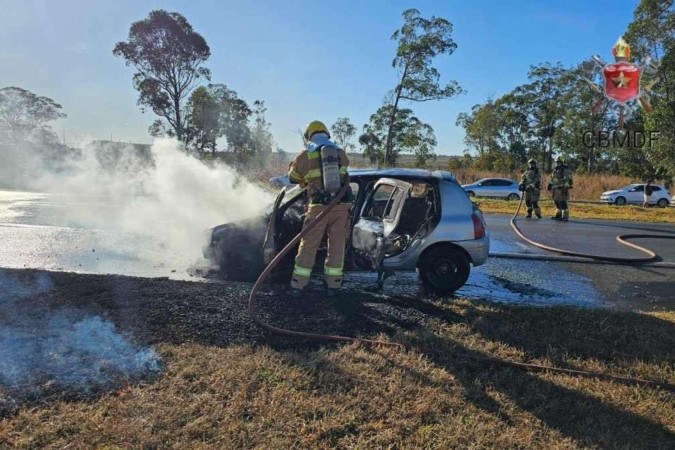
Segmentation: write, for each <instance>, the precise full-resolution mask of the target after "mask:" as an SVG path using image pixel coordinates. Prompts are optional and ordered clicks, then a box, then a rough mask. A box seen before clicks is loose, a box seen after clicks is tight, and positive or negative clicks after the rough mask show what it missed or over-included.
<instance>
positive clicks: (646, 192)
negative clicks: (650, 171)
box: [642, 178, 654, 208]
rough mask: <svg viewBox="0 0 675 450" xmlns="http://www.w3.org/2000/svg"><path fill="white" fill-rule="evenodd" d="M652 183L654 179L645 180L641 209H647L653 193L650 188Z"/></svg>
mask: <svg viewBox="0 0 675 450" xmlns="http://www.w3.org/2000/svg"><path fill="white" fill-rule="evenodd" d="M653 182H654V179H652V178H649V179H648V180H647V184H645V190H644V192H643V193H642V200H643V201H642V207H643V208H649V201H650V200H651V199H652V194H653V193H654V187H653V186H652V183H653Z"/></svg>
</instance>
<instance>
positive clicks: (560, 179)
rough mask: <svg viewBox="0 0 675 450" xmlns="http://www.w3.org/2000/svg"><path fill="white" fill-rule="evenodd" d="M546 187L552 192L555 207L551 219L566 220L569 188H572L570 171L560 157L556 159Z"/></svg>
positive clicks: (568, 214) (567, 217) (568, 211)
mask: <svg viewBox="0 0 675 450" xmlns="http://www.w3.org/2000/svg"><path fill="white" fill-rule="evenodd" d="M548 188H549V190H550V191H552V193H553V203H555V207H556V211H555V216H554V217H552V219H555V220H564V221H566V220H568V219H569V217H570V210H569V208H568V206H567V201H568V200H569V199H570V189H571V188H572V171H571V170H570V168H569V167H567V166H566V165H565V164H564V163H563V161H562V160H561V159H557V160H556V166H555V169H553V173H552V174H551V181H550V182H549V184H548Z"/></svg>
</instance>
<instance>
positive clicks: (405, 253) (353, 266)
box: [204, 169, 490, 294]
mask: <svg viewBox="0 0 675 450" xmlns="http://www.w3.org/2000/svg"><path fill="white" fill-rule="evenodd" d="M349 174H350V180H351V187H352V191H353V192H354V194H355V196H354V197H355V202H354V206H353V208H352V217H351V219H350V228H351V233H350V238H349V240H348V242H347V251H346V255H345V265H344V267H345V270H346V271H349V270H373V271H377V272H378V275H379V276H378V282H379V283H382V282H383V281H384V279H385V278H386V277H387V275H389V274H390V273H391V272H392V271H408V270H417V272H418V274H419V277H420V279H421V280H422V282H423V284H424V285H425V286H426V287H427V288H429V289H430V290H432V291H434V292H437V293H442V294H446V293H450V292H453V291H455V290H457V289H459V288H460V287H462V286H463V285H464V284H465V283H466V281H467V279H468V277H469V272H470V270H471V266H472V265H473V266H479V265H481V264H483V263H485V261H486V260H487V257H488V250H489V247H490V238H489V234H488V232H487V230H486V227H485V221H484V219H483V215H482V214H481V212H480V210H479V209H478V208H477V207H476V206H475V205H474V204H473V203H472V202H471V201H470V200H469V198H468V196H467V194H466V192H465V191H464V190H463V189H462V187H461V186H460V185H459V184H458V183H457V181H456V180H455V177H454V175H452V174H451V173H450V172H442V171H436V172H430V171H427V170H418V169H381V170H380V169H360V170H350V172H349ZM306 205H307V195H306V193H305V191H304V190H302V189H300V188H299V187H297V186H295V187H293V188H290V189H289V188H286V189H284V190H282V191H281V192H280V194H279V195H278V197H277V199H276V201H275V203H274V205H273V206H272V207H271V209H270V210H269V212H268V214H266V215H265V216H264V217H260V218H256V219H252V220H249V221H247V222H245V223H236V224H225V225H221V226H218V227H215V228H213V229H212V230H210V236H209V241H208V243H207V245H206V246H205V247H204V256H206V257H207V258H211V259H213V260H215V262H216V263H217V264H218V265H219V267H220V270H221V271H222V273H223V274H224V275H225V276H227V277H228V278H229V279H236V280H250V279H254V278H255V277H256V276H257V275H258V274H259V273H260V272H261V271H262V269H263V268H264V265H265V264H267V263H269V262H270V261H271V259H272V258H273V257H274V255H275V254H276V253H277V252H278V251H279V250H281V249H282V248H283V247H284V246H285V245H286V244H287V243H288V242H290V241H291V239H292V238H293V237H294V236H295V235H297V234H298V233H299V232H300V230H301V229H302V225H303V221H304V214H305V209H306ZM324 244H325V243H324ZM319 252H320V253H322V252H325V245H322V248H320V250H319ZM294 256H295V252H291V253H290V254H289V255H288V256H287V258H286V259H285V260H284V261H283V262H282V263H281V264H280V265H279V266H278V267H277V269H276V271H275V273H273V278H274V279H276V280H278V281H290V277H291V273H292V271H293V264H294Z"/></svg>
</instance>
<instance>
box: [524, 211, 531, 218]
mask: <svg viewBox="0 0 675 450" xmlns="http://www.w3.org/2000/svg"><path fill="white" fill-rule="evenodd" d="M525 218H526V219H531V218H532V208H527V215H526V216H525Z"/></svg>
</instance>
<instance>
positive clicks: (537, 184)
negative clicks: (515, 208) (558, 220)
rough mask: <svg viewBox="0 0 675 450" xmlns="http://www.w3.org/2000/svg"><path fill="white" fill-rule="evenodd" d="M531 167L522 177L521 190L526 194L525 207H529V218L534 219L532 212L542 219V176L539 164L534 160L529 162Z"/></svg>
mask: <svg viewBox="0 0 675 450" xmlns="http://www.w3.org/2000/svg"><path fill="white" fill-rule="evenodd" d="M528 165H529V167H528V168H527V170H526V171H525V172H523V175H522V177H521V181H520V188H521V189H520V190H521V191H524V192H525V205H526V206H527V216H526V217H527V218H531V217H532V211H534V214H535V215H536V216H537V217H538V218H540V219H541V209H540V208H539V197H540V196H541V175H540V174H539V169H538V168H537V162H536V161H535V160H533V159H531V160H530V161H528Z"/></svg>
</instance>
